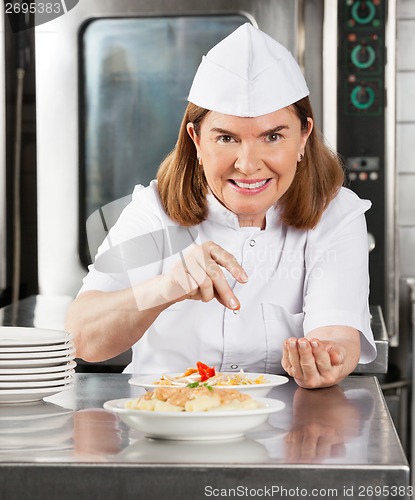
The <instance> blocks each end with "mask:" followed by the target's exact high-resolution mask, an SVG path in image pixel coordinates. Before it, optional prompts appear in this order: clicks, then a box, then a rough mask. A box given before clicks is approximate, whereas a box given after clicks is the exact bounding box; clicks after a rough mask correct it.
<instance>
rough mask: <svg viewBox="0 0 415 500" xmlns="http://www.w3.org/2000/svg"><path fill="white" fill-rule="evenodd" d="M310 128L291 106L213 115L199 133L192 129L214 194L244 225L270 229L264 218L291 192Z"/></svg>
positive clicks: (309, 119)
mask: <svg viewBox="0 0 415 500" xmlns="http://www.w3.org/2000/svg"><path fill="white" fill-rule="evenodd" d="M312 128H313V122H312V120H311V118H308V130H301V122H300V119H299V118H298V117H297V115H296V114H295V113H294V111H292V110H291V109H290V108H283V109H280V110H278V111H274V112H273V113H269V114H267V115H262V116H258V117H255V118H241V117H238V116H230V115H224V114H220V113H216V112H214V111H210V112H209V113H208V114H207V115H206V116H205V117H204V118H203V120H202V122H201V125H200V130H199V131H198V134H196V131H195V128H194V125H193V124H192V123H188V125H187V130H188V133H189V135H190V137H191V138H192V140H193V142H194V144H195V146H196V149H197V155H198V157H199V158H200V163H201V165H202V167H201V168H203V170H204V173H205V176H206V180H207V183H208V185H209V188H210V189H211V191H212V193H213V194H214V196H215V197H216V198H217V199H218V200H219V201H220V202H221V203H222V205H224V206H225V207H226V208H228V209H229V210H231V211H232V212H233V213H234V214H236V215H237V216H238V219H239V224H240V225H241V226H256V227H261V228H264V227H265V214H266V212H267V210H268V209H269V208H270V207H272V206H273V205H274V204H275V203H276V201H278V200H279V199H280V198H281V196H282V195H283V194H284V193H285V192H286V191H287V190H288V188H289V187H290V185H291V183H292V182H293V179H294V176H295V172H296V169H297V162H298V161H300V154H304V148H305V144H306V142H307V138H308V136H309V135H310V133H311V130H312Z"/></svg>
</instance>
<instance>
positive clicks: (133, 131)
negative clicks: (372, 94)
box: [36, 0, 324, 296]
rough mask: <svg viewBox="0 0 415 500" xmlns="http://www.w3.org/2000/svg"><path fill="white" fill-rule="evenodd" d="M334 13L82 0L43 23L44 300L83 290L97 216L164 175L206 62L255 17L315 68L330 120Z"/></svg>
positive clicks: (272, 5)
mask: <svg viewBox="0 0 415 500" xmlns="http://www.w3.org/2000/svg"><path fill="white" fill-rule="evenodd" d="M323 7H324V1H323V0H260V1H258V0H227V1H226V2H223V0H209V1H206V0H177V1H175V2H171V1H162V0H117V1H112V2H109V1H108V2H102V0H82V2H79V3H78V4H77V5H76V6H75V7H74V8H73V9H72V10H70V11H68V12H67V13H66V14H65V15H62V16H61V17H59V18H57V19H55V20H53V21H50V22H48V23H45V24H42V25H40V26H38V27H37V28H36V99H37V154H38V157H37V172H38V173H37V179H38V237H39V248H38V255H39V270H38V272H39V290H40V293H41V294H43V295H67V296H73V295H75V294H76V293H77V291H78V290H79V288H80V286H81V282H82V278H83V277H84V275H85V274H86V272H87V265H88V263H89V262H90V261H91V255H90V252H89V248H88V245H87V237H86V221H87V219H88V218H89V217H90V216H91V215H93V214H94V213H96V212H97V210H99V209H100V207H102V206H108V204H111V203H112V202H114V201H115V200H118V199H122V200H124V201H125V200H127V201H128V196H129V195H130V193H131V192H132V189H133V187H134V185H135V184H147V183H148V182H149V181H150V180H151V179H153V178H154V177H155V175H156V171H157V167H158V165H159V163H160V161H161V160H162V159H163V157H164V156H165V155H166V153H167V152H168V151H169V150H170V149H171V148H172V147H173V146H174V143H175V138H176V137H177V132H178V127H179V124H180V119H181V116H182V114H183V111H184V109H185V106H186V97H187V93H188V91H189V88H190V84H191V80H192V77H193V75H194V72H195V71H196V68H197V66H198V64H199V62H200V60H201V57H202V55H203V54H205V53H206V52H207V50H209V48H210V47H211V46H212V45H214V44H215V43H216V42H218V41H219V40H220V39H222V38H223V37H224V36H226V35H227V34H229V33H230V32H231V31H233V30H234V29H235V28H236V27H237V26H239V25H241V24H243V23H245V22H251V23H252V24H254V25H256V26H258V27H259V28H261V29H262V30H263V31H265V32H267V33H268V34H269V35H271V36H273V37H274V38H276V39H277V40H279V41H280V42H281V43H282V44H284V45H285V46H287V47H288V48H289V49H290V50H291V52H292V53H293V54H294V56H296V57H297V58H298V60H299V61H300V64H301V63H304V71H305V74H306V78H307V81H308V84H309V87H310V90H311V96H312V101H313V105H314V108H315V111H316V117H317V122H318V121H319V117H320V116H321V114H322V95H321V89H322V53H323V50H322V44H323V10H324V8H323ZM304 19H307V23H304V22H303V21H304ZM126 197H127V198H126ZM106 229H107V228H106V227H105V226H104V227H103V231H102V235H105V231H106ZM102 235H101V236H102ZM101 236H99V237H98V240H99V238H100V237H101ZM92 253H93V252H92Z"/></svg>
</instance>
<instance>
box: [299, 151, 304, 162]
mask: <svg viewBox="0 0 415 500" xmlns="http://www.w3.org/2000/svg"><path fill="white" fill-rule="evenodd" d="M303 158H304V155H302V154H301V153H300V159H299V160H298V162H300V161H302V160H303Z"/></svg>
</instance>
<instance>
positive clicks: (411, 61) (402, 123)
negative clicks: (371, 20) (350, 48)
mask: <svg viewBox="0 0 415 500" xmlns="http://www.w3.org/2000/svg"><path fill="white" fill-rule="evenodd" d="M414 32H415V2H414V1H413V0H398V8H397V67H396V70H397V72H396V167H397V178H396V180H397V199H398V210H397V231H398V233H397V235H398V244H399V270H398V273H397V276H398V278H399V284H400V318H401V325H400V339H401V341H400V345H399V349H398V350H397V351H396V353H394V357H395V358H396V362H397V364H399V365H400V367H401V371H402V373H403V376H404V377H411V376H412V377H413V376H414V374H413V373H411V371H412V367H411V359H410V358H411V357H412V359H413V356H414V355H413V335H414V332H413V328H414V325H413V324H412V321H415V311H413V310H412V307H413V306H412V303H411V296H410V288H409V287H408V284H407V280H408V279H411V278H412V279H413V278H415V257H414V256H415V202H414V194H415V156H414V153H413V151H414V142H415V39H414ZM412 316H413V318H412ZM414 324H415V323H414ZM414 436H415V433H414ZM414 449H415V448H414Z"/></svg>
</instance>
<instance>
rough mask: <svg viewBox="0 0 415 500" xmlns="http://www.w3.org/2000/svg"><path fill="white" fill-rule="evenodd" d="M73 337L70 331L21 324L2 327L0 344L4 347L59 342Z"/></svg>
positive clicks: (0, 329)
mask: <svg viewBox="0 0 415 500" xmlns="http://www.w3.org/2000/svg"><path fill="white" fill-rule="evenodd" d="M72 338H73V337H72V335H71V334H70V333H68V332H64V331H62V330H48V329H45V328H30V327H20V326H1V327H0V346H2V347H11V346H19V347H22V346H31V345H39V346H40V345H48V344H59V343H64V342H68V340H72Z"/></svg>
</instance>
